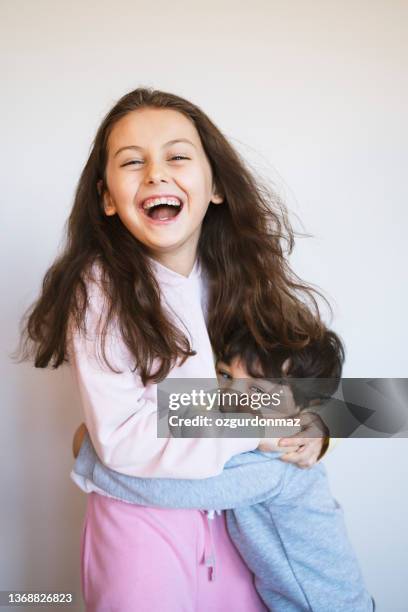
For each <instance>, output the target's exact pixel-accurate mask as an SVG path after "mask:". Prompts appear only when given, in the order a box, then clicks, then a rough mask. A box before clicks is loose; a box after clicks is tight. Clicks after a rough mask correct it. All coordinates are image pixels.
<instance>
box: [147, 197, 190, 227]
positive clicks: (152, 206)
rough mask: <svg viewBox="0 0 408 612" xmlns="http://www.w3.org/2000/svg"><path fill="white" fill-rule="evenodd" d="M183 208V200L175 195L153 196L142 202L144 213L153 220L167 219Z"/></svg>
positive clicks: (176, 214) (175, 215)
mask: <svg viewBox="0 0 408 612" xmlns="http://www.w3.org/2000/svg"><path fill="white" fill-rule="evenodd" d="M182 209H183V202H182V201H181V200H179V199H178V198H175V197H165V198H154V199H150V200H149V199H148V200H145V201H144V202H143V204H142V210H143V212H144V214H145V215H146V216H147V217H149V218H150V219H153V220H154V221H169V220H171V219H174V218H175V217H177V216H178V215H179V214H180V212H181V210H182Z"/></svg>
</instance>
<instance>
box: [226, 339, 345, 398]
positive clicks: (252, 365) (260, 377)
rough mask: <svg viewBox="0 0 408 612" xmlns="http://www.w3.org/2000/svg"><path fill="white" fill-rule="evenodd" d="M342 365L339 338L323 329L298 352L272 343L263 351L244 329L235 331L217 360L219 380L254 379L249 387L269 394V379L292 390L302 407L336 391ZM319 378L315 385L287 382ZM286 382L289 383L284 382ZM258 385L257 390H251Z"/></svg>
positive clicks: (305, 382)
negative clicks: (275, 380)
mask: <svg viewBox="0 0 408 612" xmlns="http://www.w3.org/2000/svg"><path fill="white" fill-rule="evenodd" d="M343 363H344V347H343V344H342V342H341V340H340V338H339V337H338V336H337V335H336V334H335V333H334V332H333V331H330V330H325V331H324V333H323V335H322V337H321V338H320V339H316V340H311V341H310V342H309V344H308V345H307V346H306V347H304V348H302V349H297V350H294V349H289V348H287V347H284V346H282V345H281V344H278V343H277V344H276V346H274V347H273V348H271V349H269V350H267V351H265V350H264V349H261V348H260V347H259V346H258V344H257V343H256V341H255V339H254V338H253V336H252V335H251V334H250V333H249V331H248V330H247V329H245V328H244V327H242V328H240V329H239V330H237V331H235V332H234V333H233V334H232V335H231V336H230V337H229V339H228V342H226V343H225V346H224V350H223V352H222V354H221V355H218V358H217V365H216V369H217V375H218V377H219V379H220V380H221V379H224V380H226V379H230V380H231V379H237V378H238V379H247V378H249V377H250V378H251V379H257V381H256V385H254V382H253V381H252V382H251V386H252V388H254V390H255V391H256V390H258V391H259V392H269V391H268V390H267V389H268V384H266V385H265V383H267V382H268V381H267V380H265V379H269V378H273V379H278V381H281V384H286V385H289V386H290V387H291V389H292V393H293V397H294V400H295V402H296V404H297V405H298V406H300V407H306V406H307V405H308V404H309V402H310V401H311V400H316V399H319V398H324V397H330V396H331V395H333V393H334V392H335V391H336V389H337V387H338V385H339V380H340V377H341V372H342V368H343ZM305 378H307V379H317V378H318V379H323V380H321V381H318V384H317V383H316V382H313V380H312V381H310V382H308V381H301V382H300V381H299V382H298V383H296V381H295V380H291V379H305ZM288 379H289V380H288ZM258 384H259V388H258V389H255V387H257V386H258Z"/></svg>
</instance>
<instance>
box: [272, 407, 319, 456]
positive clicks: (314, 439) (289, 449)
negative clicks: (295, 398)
mask: <svg viewBox="0 0 408 612" xmlns="http://www.w3.org/2000/svg"><path fill="white" fill-rule="evenodd" d="M299 416H300V419H301V424H302V431H301V432H300V433H297V434H294V435H293V436H290V437H288V438H281V439H280V440H279V443H278V450H285V451H286V452H285V453H284V454H283V455H282V456H281V457H280V459H281V460H282V461H287V462H288V463H293V464H295V465H297V466H298V467H299V468H310V467H312V466H313V465H314V464H315V463H316V462H317V461H318V460H319V459H320V458H321V457H322V455H323V452H324V451H325V450H326V448H327V441H328V436H329V431H328V429H327V427H326V426H325V424H324V423H323V421H322V419H321V418H320V417H319V416H318V415H317V414H314V413H311V412H305V413H303V414H302V413H301V414H300V415H299Z"/></svg>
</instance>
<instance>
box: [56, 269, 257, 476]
mask: <svg viewBox="0 0 408 612" xmlns="http://www.w3.org/2000/svg"><path fill="white" fill-rule="evenodd" d="M150 261H151V263H152V265H153V269H154V271H155V274H156V278H157V280H158V282H159V285H160V288H161V292H162V303H163V306H164V308H166V311H167V312H168V313H169V315H170V316H171V317H172V319H173V321H174V322H175V323H176V325H178V327H180V328H181V329H182V330H183V331H184V333H186V334H187V337H189V339H190V341H191V346H192V348H193V349H194V350H195V351H197V355H194V356H192V357H189V358H188V359H187V360H186V361H185V362H184V364H183V365H181V366H176V367H174V368H173V369H172V370H171V371H170V372H169V374H168V378H207V379H208V378H212V379H215V378H216V372H215V366H214V356H213V352H212V349H211V344H210V340H209V337H208V332H207V328H206V322H205V313H206V297H207V293H206V286H205V277H204V274H202V270H201V267H200V266H199V264H198V261H197V260H196V262H195V265H194V267H193V269H192V271H191V273H190V275H189V276H188V277H185V276H183V275H181V274H178V273H177V272H174V271H173V270H170V269H169V268H167V267H165V266H163V265H162V264H160V263H159V262H157V261H155V260H154V259H150ZM93 271H94V272H96V274H95V276H96V277H97V278H98V276H97V268H96V267H95V266H94V267H93ZM87 286H88V289H89V306H88V311H87V315H86V330H87V334H86V337H84V335H83V334H79V333H78V332H74V333H73V334H72V335H71V337H70V342H69V348H68V350H69V354H70V362H71V364H72V370H73V373H74V376H75V378H76V380H77V383H78V386H79V391H80V396H81V400H82V407H83V412H84V420H85V423H86V426H87V428H88V431H89V435H90V438H91V440H92V443H93V445H94V447H95V450H96V452H97V454H98V456H99V458H100V460H101V461H102V462H103V463H104V464H105V465H106V466H108V467H109V468H111V469H113V470H116V471H117V472H121V473H123V474H128V475H130V476H138V477H145V478H151V477H153V478H208V477H210V476H216V475H217V474H219V473H220V472H222V470H223V467H224V465H225V463H226V462H227V461H228V460H229V459H230V458H231V457H232V456H233V455H235V454H238V453H241V452H245V451H249V450H254V449H255V448H256V447H257V446H258V444H259V439H258V438H172V437H169V438H158V437H157V418H156V415H157V385H156V384H148V385H146V386H143V384H142V381H141V378H140V376H139V374H138V371H137V370H136V371H135V372H132V371H131V366H132V363H133V360H132V358H131V356H130V354H129V351H128V349H127V347H126V346H125V344H124V342H123V340H122V339H121V337H120V334H119V331H118V328H117V325H116V324H113V325H112V328H111V332H110V334H109V339H108V336H107V347H108V348H107V357H108V360H109V361H110V363H112V365H113V366H114V367H115V368H116V369H120V370H123V373H121V374H116V373H114V372H112V371H111V370H109V369H108V368H107V366H103V364H101V363H100V361H98V360H97V355H100V351H97V350H96V347H97V345H98V343H97V342H96V341H95V340H96V338H97V337H98V321H99V316H100V314H101V312H103V309H104V304H105V302H104V299H105V298H104V294H103V292H102V290H101V288H100V286H99V284H98V283H97V282H94V281H89V282H88V285H87ZM163 298H164V301H163ZM178 317H179V319H178ZM180 319H181V321H182V323H183V324H185V327H183V324H182V323H181V322H180ZM187 330H188V331H187ZM156 363H157V362H156ZM156 363H155V364H154V367H156Z"/></svg>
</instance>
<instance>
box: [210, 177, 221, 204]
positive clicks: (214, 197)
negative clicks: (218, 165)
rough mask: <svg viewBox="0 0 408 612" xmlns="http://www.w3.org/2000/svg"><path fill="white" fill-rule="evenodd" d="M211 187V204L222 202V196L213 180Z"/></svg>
mask: <svg viewBox="0 0 408 612" xmlns="http://www.w3.org/2000/svg"><path fill="white" fill-rule="evenodd" d="M212 189H213V192H212V196H211V202H212V203H213V204H222V203H223V202H224V196H223V195H222V194H221V191H220V190H219V189H218V188H217V186H216V184H215V182H213V186H212Z"/></svg>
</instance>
